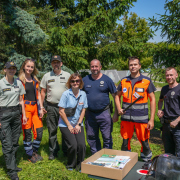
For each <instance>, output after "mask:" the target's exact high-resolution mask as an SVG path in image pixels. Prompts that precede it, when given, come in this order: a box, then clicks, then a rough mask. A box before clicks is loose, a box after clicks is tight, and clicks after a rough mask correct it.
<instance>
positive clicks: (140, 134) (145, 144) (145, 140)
mask: <svg viewBox="0 0 180 180" xmlns="http://www.w3.org/2000/svg"><path fill="white" fill-rule="evenodd" d="M134 124H135V128H136V135H137V138H138V140H139V142H140V143H141V158H142V159H143V161H148V160H150V159H151V157H152V151H151V149H150V146H149V138H150V131H149V130H148V129H147V124H146V123H134Z"/></svg>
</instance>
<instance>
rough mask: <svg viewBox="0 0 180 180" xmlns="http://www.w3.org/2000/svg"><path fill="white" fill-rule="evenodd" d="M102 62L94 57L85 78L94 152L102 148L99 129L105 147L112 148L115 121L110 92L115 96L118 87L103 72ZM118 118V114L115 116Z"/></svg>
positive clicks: (88, 136)
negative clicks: (89, 72) (88, 73)
mask: <svg viewBox="0 0 180 180" xmlns="http://www.w3.org/2000/svg"><path fill="white" fill-rule="evenodd" d="M101 68H102V66H101V63H100V61H99V60H97V59H94V60H92V61H91V63H90V69H91V73H92V74H90V75H87V76H86V77H84V78H83V82H84V91H85V92H86V94H87V100H88V109H87V110H86V114H85V119H86V121H85V127H86V133H87V141H88V144H89V146H90V149H91V153H92V154H94V153H96V152H97V151H99V150H101V142H100V139H99V129H100V131H101V134H102V137H103V148H108V149H112V145H113V142H112V135H111V132H112V128H113V121H112V119H111V115H110V108H109V105H110V100H109V93H111V94H112V95H113V97H114V96H115V93H116V91H117V90H116V87H115V85H114V83H113V81H112V79H110V78H109V77H108V76H106V75H105V74H102V73H101ZM113 118H114V119H117V117H116V115H114V116H113Z"/></svg>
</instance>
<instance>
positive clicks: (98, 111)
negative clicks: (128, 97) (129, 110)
mask: <svg viewBox="0 0 180 180" xmlns="http://www.w3.org/2000/svg"><path fill="white" fill-rule="evenodd" d="M109 108H110V107H109V104H108V105H107V106H106V107H105V108H104V109H102V110H90V109H88V110H89V111H91V112H93V113H101V112H103V111H105V110H107V109H109Z"/></svg>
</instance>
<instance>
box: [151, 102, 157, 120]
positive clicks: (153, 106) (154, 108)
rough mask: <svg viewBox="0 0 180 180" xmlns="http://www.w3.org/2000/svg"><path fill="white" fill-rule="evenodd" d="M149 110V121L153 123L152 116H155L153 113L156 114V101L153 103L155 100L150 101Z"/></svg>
mask: <svg viewBox="0 0 180 180" xmlns="http://www.w3.org/2000/svg"><path fill="white" fill-rule="evenodd" d="M150 109H151V120H153V121H154V116H155V112H156V101H155V99H152V100H151V101H150Z"/></svg>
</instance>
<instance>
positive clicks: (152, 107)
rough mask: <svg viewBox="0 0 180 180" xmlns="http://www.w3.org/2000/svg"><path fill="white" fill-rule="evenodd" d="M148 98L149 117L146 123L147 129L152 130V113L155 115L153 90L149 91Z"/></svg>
mask: <svg viewBox="0 0 180 180" xmlns="http://www.w3.org/2000/svg"><path fill="white" fill-rule="evenodd" d="M149 99H150V111H151V117H150V120H149V122H148V124H147V129H149V130H152V129H153V128H154V115H155V111H156V100H155V95H154V92H151V93H150V94H149Z"/></svg>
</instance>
